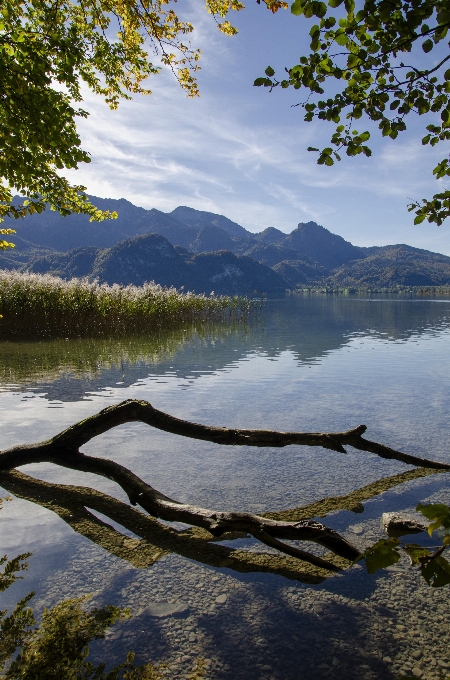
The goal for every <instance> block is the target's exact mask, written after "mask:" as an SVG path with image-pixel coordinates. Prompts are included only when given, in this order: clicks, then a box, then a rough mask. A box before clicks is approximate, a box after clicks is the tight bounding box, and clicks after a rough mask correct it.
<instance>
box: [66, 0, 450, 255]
mask: <svg viewBox="0 0 450 680" xmlns="http://www.w3.org/2000/svg"><path fill="white" fill-rule="evenodd" d="M177 9H178V11H179V12H180V14H182V15H183V18H188V19H189V20H191V21H192V23H193V24H194V26H195V29H196V30H195V31H194V33H193V34H192V44H193V45H194V46H195V47H200V48H201V49H202V53H203V54H202V59H201V67H202V69H201V71H200V72H199V85H200V91H201V97H200V98H196V99H194V100H192V99H188V98H186V96H185V94H184V93H183V92H182V90H181V89H180V88H179V86H178V84H177V82H176V80H175V79H174V77H173V75H172V74H171V73H170V72H169V71H167V70H165V71H163V72H162V73H161V74H160V75H158V76H154V77H152V78H150V80H149V86H150V87H151V89H152V91H153V94H152V95H150V96H148V97H135V98H134V99H133V101H131V102H125V101H124V102H122V103H121V105H120V107H119V110H118V111H110V110H109V108H108V107H107V106H106V104H105V103H104V102H103V101H102V100H101V99H99V98H96V97H94V96H93V95H92V94H91V93H89V92H86V95H85V102H84V103H83V107H84V108H86V109H87V110H88V111H89V112H90V114H91V115H90V116H89V118H88V119H87V120H86V121H84V120H81V121H80V123H79V130H80V133H81V136H82V140H83V146H84V148H85V149H86V150H87V151H89V152H90V153H91V154H92V163H90V164H89V165H84V166H80V169H79V170H78V171H76V172H74V173H68V176H69V177H70V178H71V179H72V180H73V181H76V182H77V183H82V184H85V185H86V186H87V188H88V191H89V193H90V194H94V195H97V196H102V197H105V198H106V197H110V198H122V197H123V198H126V199H128V200H130V201H131V202H133V203H135V204H136V205H140V206H142V207H144V208H158V209H159V210H163V211H166V212H168V211H171V210H173V209H174V208H175V207H176V206H178V205H188V206H191V207H193V208H197V209H199V210H209V211H211V212H217V213H220V214H223V215H226V216H227V217H229V218H231V219H233V220H235V221H236V222H238V223H239V224H242V225H243V226H244V227H246V228H247V229H249V230H250V231H254V232H255V231H261V230H263V229H265V228H266V227H269V226H273V227H277V228H278V229H281V230H282V231H285V232H290V231H292V229H294V228H295V227H296V226H297V224H298V223H299V222H305V221H309V220H314V221H316V222H318V223H319V224H322V225H323V226H325V227H326V228H327V229H330V230H331V231H332V232H334V233H337V234H340V235H341V236H343V237H344V238H346V239H347V240H350V241H351V242H352V243H354V244H356V245H385V244H388V243H408V244H410V245H414V246H416V247H419V248H426V249H429V250H434V251H436V252H442V253H445V254H448V255H450V220H449V221H448V224H447V223H444V224H443V225H442V226H441V227H437V226H436V225H429V224H428V223H425V224H422V225H419V226H414V225H413V215H412V214H411V213H408V212H407V209H406V205H407V203H408V202H409V199H420V198H423V197H431V196H432V194H433V193H435V192H436V191H437V190H438V189H439V184H438V182H436V180H434V179H433V177H432V169H433V168H434V166H435V165H436V162H437V161H438V160H440V159H441V158H444V157H445V155H446V148H445V146H444V145H441V146H439V145H438V147H435V148H434V149H431V148H430V147H422V145H421V142H420V140H421V138H422V136H423V134H424V133H423V129H424V126H425V125H426V124H427V123H428V122H430V121H426V120H425V119H419V118H417V117H412V120H411V122H410V129H409V130H408V132H407V133H403V135H401V136H400V137H399V138H398V139H397V140H396V141H392V140H386V139H382V138H381V137H380V136H379V135H378V134H376V131H375V132H374V134H373V136H372V140H371V148H372V151H373V156H372V158H370V159H366V158H363V157H358V158H347V157H344V158H343V160H342V162H341V163H337V164H336V165H335V166H333V167H332V168H326V167H324V166H318V165H317V164H316V156H315V154H312V153H308V152H307V150H306V149H307V147H308V146H311V145H312V146H319V147H320V146H324V145H327V143H328V140H329V136H330V134H331V133H332V131H333V130H334V125H333V124H331V125H330V124H328V123H322V122H321V123H305V122H304V121H303V114H302V109H301V108H300V107H295V106H293V105H295V104H296V103H298V102H299V101H301V100H302V98H303V96H304V95H303V94H302V93H301V91H300V92H299V91H295V90H293V89H288V90H281V89H280V90H276V91H274V92H273V93H271V94H270V93H269V92H268V90H267V89H265V88H255V87H253V81H254V79H255V78H256V77H258V76H260V75H263V72H264V69H265V67H266V66H267V65H268V64H270V65H271V66H273V68H275V69H276V70H277V72H281V71H282V69H283V68H284V67H285V66H290V65H293V64H294V63H297V61H298V58H299V56H300V55H301V54H303V53H308V46H309V39H308V30H309V27H308V26H307V22H305V20H304V19H303V18H300V17H294V16H293V15H292V14H290V12H289V11H280V12H278V13H277V14H276V15H272V14H271V12H269V11H268V10H267V9H266V8H265V5H264V4H261V5H257V4H256V3H255V2H254V0H252V2H251V3H249V4H248V7H247V8H246V9H245V10H244V11H242V12H240V13H238V14H236V13H234V12H233V13H232V16H231V19H230V20H231V21H232V23H234V24H235V25H236V26H237V27H238V28H239V33H238V35H237V36H234V37H228V36H224V35H222V34H221V33H220V32H219V30H218V29H217V27H216V26H215V23H214V20H213V18H212V17H211V16H210V15H208V14H207V13H206V11H205V10H204V9H203V3H196V2H194V1H193V0H183V4H182V3H181V2H179V3H178V5H177ZM358 129H360V130H364V129H370V128H369V126H368V124H367V123H365V122H360V125H359V126H358Z"/></svg>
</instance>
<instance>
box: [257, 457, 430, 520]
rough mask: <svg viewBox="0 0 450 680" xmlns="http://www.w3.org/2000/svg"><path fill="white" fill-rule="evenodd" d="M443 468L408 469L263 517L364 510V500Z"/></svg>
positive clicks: (298, 518) (281, 517)
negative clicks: (350, 489)
mask: <svg viewBox="0 0 450 680" xmlns="http://www.w3.org/2000/svg"><path fill="white" fill-rule="evenodd" d="M442 472H443V470H430V469H429V468H425V469H424V468H416V469H415V470H408V471H407V472H402V473H401V474H399V475H393V476H392V477H385V478H384V479H379V480H378V481H377V482H373V483H372V484H367V486H363V487H361V488H360V489H356V491H352V492H351V493H349V494H346V495H345V496H334V497H333V496H330V497H329V498H322V500H320V501H315V502H314V503H309V504H308V505H303V506H302V507H300V508H293V509H291V510H279V511H277V512H264V513H262V516H263V517H268V518H269V519H278V520H284V521H285V522H298V520H300V519H306V518H310V517H326V515H328V514H329V513H330V512H336V511H337V510H351V511H352V512H363V511H364V507H363V505H362V501H365V500H368V499H369V498H373V497H374V496H378V494H380V493H384V492H385V491H388V490H389V489H392V488H393V487H395V486H398V485H399V484H404V483H405V482H409V481H412V480H413V479H419V478H420V477H428V476H429V475H436V474H440V473H442Z"/></svg>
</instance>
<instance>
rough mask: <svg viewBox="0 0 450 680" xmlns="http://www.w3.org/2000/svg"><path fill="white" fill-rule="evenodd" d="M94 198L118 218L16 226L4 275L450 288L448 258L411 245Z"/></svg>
mask: <svg viewBox="0 0 450 680" xmlns="http://www.w3.org/2000/svg"><path fill="white" fill-rule="evenodd" d="M91 200H92V201H93V202H94V203H95V204H96V205H98V206H99V207H100V208H102V209H104V210H105V209H109V210H117V211H118V212H119V217H118V219H117V220H111V221H106V222H102V223H89V222H88V220H87V218H86V216H80V215H71V216H69V217H66V218H63V217H61V216H60V215H59V214H57V213H54V212H51V211H45V212H44V213H42V214H41V215H33V216H30V217H27V218H25V219H24V220H22V221H21V222H20V223H19V224H18V223H17V221H15V222H14V227H17V226H18V234H17V237H16V238H15V241H16V243H17V248H16V249H15V250H14V251H8V252H7V253H3V254H0V267H3V268H5V269H21V270H22V271H35V272H38V271H39V272H41V273H45V272H49V273H52V274H55V275H58V276H61V277H62V278H71V277H73V276H87V277H89V278H91V279H93V278H97V279H98V280H100V281H105V282H108V283H111V282H117V283H120V284H121V285H126V284H127V283H135V285H141V283H143V282H144V281H149V280H155V281H156V283H161V285H167V286H171V285H173V286H175V287H182V286H184V287H185V288H186V289H190V290H194V291H195V292H205V293H207V294H209V293H210V292H211V291H212V290H213V289H214V282H215V281H216V282H218V283H217V286H216V288H217V290H216V291H215V292H217V293H220V294H227V295H230V294H233V295H234V294H252V293H253V292H254V291H256V290H258V292H259V293H261V292H270V293H277V294H278V293H279V292H280V291H281V290H283V289H295V288H296V287H305V286H333V287H368V286H373V287H380V286H381V287H393V286H396V285H406V286H411V285H424V286H425V285H426V286H432V285H450V257H448V256H446V255H443V254H440V253H432V252H430V251H427V250H422V249H419V248H414V247H412V246H408V245H406V244H395V245H387V246H371V247H360V246H355V245H353V244H352V243H350V242H349V241H346V240H345V239H343V238H342V237H341V236H339V235H337V234H333V233H332V232H330V231H329V230H328V229H326V228H325V227H323V226H320V225H318V224H317V223H316V222H312V221H310V222H301V223H299V224H298V226H297V227H296V228H295V229H293V230H292V231H291V232H290V233H284V232H282V231H280V230H279V229H275V228H274V227H267V228H266V229H264V230H263V231H261V232H259V233H251V232H249V231H248V230H246V229H245V228H244V227H242V226H241V225H239V224H238V223H236V222H233V221H232V220H230V219H228V218H227V217H225V216H224V215H218V214H216V213H210V212H206V211H200V210H195V209H194V208H189V207H187V206H178V207H177V208H175V209H174V210H172V212H170V213H164V212H162V211H160V210H157V209H155V208H153V209H151V210H146V209H144V208H140V207H138V206H135V205H134V204H132V203H131V202H130V201H127V200H126V199H100V198H96V197H91ZM5 226H10V225H9V224H5ZM11 226H12V225H11ZM150 235H153V236H156V235H158V236H159V237H160V239H163V240H160V239H159V240H158V239H155V238H153V239H151V238H147V237H149V236H150ZM144 237H146V238H144ZM140 248H141V250H140ZM158 252H159V256H158ZM225 253H228V254H227V255H225ZM169 254H170V256H169ZM206 254H207V255H208V256H207V257H206ZM158 257H159V260H160V261H159V264H158ZM119 278H120V281H119V280H115V279H119ZM138 282H141V283H138Z"/></svg>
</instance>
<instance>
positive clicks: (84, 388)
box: [0, 296, 450, 680]
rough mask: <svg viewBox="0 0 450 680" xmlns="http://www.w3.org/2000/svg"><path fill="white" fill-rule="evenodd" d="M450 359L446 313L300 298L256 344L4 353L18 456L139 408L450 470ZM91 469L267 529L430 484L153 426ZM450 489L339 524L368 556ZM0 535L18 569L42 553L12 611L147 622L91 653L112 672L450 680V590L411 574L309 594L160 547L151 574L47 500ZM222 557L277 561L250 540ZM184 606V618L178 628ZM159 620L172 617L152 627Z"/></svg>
mask: <svg viewBox="0 0 450 680" xmlns="http://www.w3.org/2000/svg"><path fill="white" fill-rule="evenodd" d="M449 340H450V301H448V300H422V299H408V298H389V297H385V298H381V299H378V300H368V299H367V298H362V297H350V296H349V297H334V296H323V297H297V296H290V297H288V298H286V299H284V300H269V301H267V302H266V305H265V308H264V310H263V312H262V313H261V315H260V317H259V318H256V319H253V320H251V321H250V322H249V323H248V324H246V325H242V326H240V327H233V328H227V327H219V328H209V329H208V330H207V331H206V332H201V333H200V332H196V331H195V329H191V328H186V329H185V330H184V331H182V332H179V333H176V334H172V335H170V334H169V335H167V336H165V337H164V338H161V339H159V340H158V341H156V340H149V339H148V338H133V339H126V340H120V339H111V340H69V341H65V340H64V339H62V340H59V341H57V340H54V341H48V342H41V343H19V342H17V343H11V342H3V343H0V344H1V352H0V376H1V378H2V388H1V392H0V409H1V418H0V424H1V429H0V447H1V448H6V447H8V446H12V445H14V444H19V443H25V442H32V441H38V440H42V439H46V438H48V437H50V436H52V435H54V434H56V433H57V432H59V431H60V430H62V429H63V428H64V427H67V426H68V425H70V424H71V423H74V422H76V421H78V420H81V419H82V418H85V417H87V416H88V415H91V414H93V413H96V412H97V411H99V410H100V409H101V408H104V407H105V406H106V405H110V404H112V403H118V402H120V401H122V400H124V399H128V398H139V399H146V400H148V401H150V402H151V403H152V404H153V405H154V406H155V407H156V408H158V409H161V410H163V411H166V412H168V413H171V414H173V415H175V416H177V417H180V418H185V419H188V420H193V421H197V422H201V423H204V424H213V425H219V426H228V427H243V428H266V429H277V430H304V431H339V430H347V429H349V428H351V427H355V426H356V425H359V424H361V423H365V424H366V425H367V426H368V431H367V437H368V438H369V439H372V440H375V441H378V442H380V443H384V444H387V445H389V446H391V447H393V448H398V449H400V450H403V451H407V452H408V453H413V454H416V455H419V456H423V457H428V458H432V459H435V460H443V461H450V453H449V451H448V447H447V440H448V424H447V422H448V412H449V406H450V390H449V387H450V372H449V364H450V358H449V351H448V350H449ZM83 451H85V452H86V453H90V454H92V455H97V456H103V457H107V458H110V459H113V460H115V461H117V462H120V463H122V464H124V465H126V466H127V467H129V468H130V469H131V470H132V471H134V472H135V473H137V474H139V475H140V476H141V477H142V478H143V479H145V480H146V481H147V482H149V483H150V484H151V485H152V486H154V487H155V488H157V489H158V490H159V491H161V492H162V493H164V494H167V495H169V496H171V497H172V498H175V499H177V500H180V501H183V502H189V503H193V504H197V505H201V506H203V507H210V508H214V509H218V510H249V511H252V512H257V513H262V512H267V511H276V510H284V509H288V508H296V507H298V506H303V505H306V504H308V503H312V502H314V501H317V500H320V499H322V498H324V497H327V496H338V495H344V494H349V493H351V492H352V491H354V490H356V489H358V488H360V487H363V486H365V485H368V484H371V483H372V482H375V481H376V480H379V479H381V478H387V477H390V476H393V475H396V474H398V473H402V472H405V471H407V470H411V469H412V468H411V467H409V466H406V465H404V464H402V463H399V462H396V461H387V460H381V459H379V458H377V457H376V456H374V455H372V454H368V453H364V452H360V451H355V450H353V449H351V448H349V449H348V453H347V454H346V455H344V454H339V453H335V452H331V451H324V450H322V449H319V448H307V447H300V446H289V447H286V448H285V449H271V448H261V449H256V448H251V447H243V446H240V447H222V446H219V445H216V444H211V443H208V442H200V441H195V440H191V439H184V438H181V437H177V436H175V435H171V434H167V433H163V432H160V431H158V430H154V429H152V428H149V427H147V426H145V425H143V424H137V423H129V424H126V425H122V426H120V427H118V428H116V429H114V430H111V431H109V432H108V433H107V434H104V435H102V436H101V437H98V438H96V439H95V440H92V441H91V442H90V443H89V444H88V445H86V446H85V447H83ZM21 471H22V472H25V473H26V474H28V475H33V476H34V477H37V478H39V479H42V480H46V481H48V482H54V483H59V484H68V483H70V484H77V485H82V486H90V487H94V488H96V489H98V490H99V491H103V492H104V493H107V494H109V495H111V496H113V497H114V498H117V499H119V500H121V501H125V502H126V501H127V499H126V497H125V494H124V493H123V492H122V491H121V490H120V489H118V488H117V487H116V485H115V484H114V483H113V482H110V481H109V480H106V479H100V478H97V477H95V476H93V475H87V474H82V473H77V472H73V471H70V470H67V469H61V468H58V467H57V466H54V465H51V464H40V465H30V466H26V467H23V468H21ZM5 486H6V485H5ZM447 488H448V475H447V474H438V475H431V476H427V477H424V478H417V479H412V480H410V481H408V482H406V483H403V484H401V485H399V486H394V487H393V488H392V489H390V490H388V491H386V492H385V493H383V494H381V495H377V496H375V497H374V498H372V499H367V500H366V501H364V503H363V505H364V512H363V513H359V514H355V513H354V512H351V511H349V510H341V511H338V512H334V513H332V514H330V515H328V516H327V518H326V519H325V520H323V521H324V522H325V523H326V524H328V525H329V526H332V527H334V528H336V529H337V530H338V531H339V532H340V533H342V534H344V535H345V536H346V537H347V538H348V540H351V541H352V542H353V543H354V544H355V545H357V546H358V547H363V546H365V545H368V544H369V543H370V542H373V541H374V540H376V539H377V538H379V537H381V536H382V534H381V530H380V526H379V520H380V517H381V514H382V512H385V511H388V510H401V509H412V508H414V507H415V506H416V505H417V503H418V502H419V501H429V500H430V499H433V500H441V501H443V502H450V494H449V492H448V490H447ZM1 495H4V494H1ZM1 515H2V516H1V525H0V540H1V546H2V551H1V552H2V553H5V552H7V553H8V554H10V555H13V554H17V553H18V552H19V551H20V552H24V551H25V550H29V551H31V552H32V553H33V557H32V558H31V559H30V569H29V573H28V574H27V576H26V578H25V579H24V581H21V582H18V583H16V584H15V585H14V586H13V587H12V588H10V589H9V590H8V591H7V592H6V593H5V594H4V596H3V601H4V602H5V606H11V604H12V603H13V602H15V601H17V598H18V597H19V596H20V595H22V594H23V593H25V592H28V591H29V590H31V589H33V590H35V591H36V597H35V606H36V608H37V609H39V608H40V607H42V606H44V605H52V604H53V603H54V602H56V601H57V600H59V599H61V597H63V596H69V595H71V596H73V595H77V594H81V593H85V592H91V593H93V597H94V602H95V603H96V604H106V603H112V604H117V605H123V606H129V607H130V610H131V614H132V616H131V618H130V620H129V621H127V622H126V623H125V624H121V625H117V626H116V627H114V628H113V629H112V632H111V637H112V638H113V641H111V640H106V641H104V642H101V643H100V642H99V643H96V644H95V645H93V646H92V650H93V655H94V657H95V658H97V657H102V658H109V659H110V660H111V662H112V661H114V660H119V659H121V658H123V656H124V654H125V652H126V650H128V649H134V650H136V651H137V653H138V657H139V659H140V660H141V661H143V660H146V659H148V658H150V659H151V660H153V661H155V662H160V661H165V662H167V664H168V667H167V673H168V675H170V677H171V678H183V677H188V675H189V672H190V670H191V669H192V666H193V663H194V661H195V659H196V658H198V657H203V658H204V659H206V664H207V669H208V670H207V675H206V677H207V678H211V679H213V678H214V679H215V678H220V677H223V678H230V679H231V678H236V677H239V678H240V677H242V678H250V679H253V678H255V679H259V678H264V679H269V678H276V679H277V680H278V679H279V680H283V679H286V680H291V679H297V678H313V679H315V678H317V679H320V678H329V677H336V678H337V677H348V678H352V679H353V678H355V680H356V679H357V678H358V679H359V678H380V679H383V678H391V677H392V678H394V677H396V676H397V675H398V674H400V673H402V674H411V673H412V672H413V671H414V675H416V676H417V677H423V678H434V677H436V678H437V677H439V675H438V672H439V671H438V669H439V667H441V668H442V669H443V670H444V671H445V669H446V667H447V666H448V667H449V668H450V662H449V656H448V651H447V649H448V645H447V644H445V642H446V638H445V632H446V630H448V623H449V622H450V614H449V613H448V606H447V603H446V595H447V593H446V589H445V588H444V589H441V590H434V589H432V588H430V587H429V586H427V585H426V584H425V583H424V582H422V581H421V579H420V578H419V575H418V574H417V573H416V572H414V571H413V570H411V569H409V568H408V566H407V564H406V563H403V562H402V563H400V564H399V566H398V568H396V569H394V570H390V571H386V570H385V571H382V572H379V573H378V574H376V575H374V576H368V575H367V574H366V573H365V571H364V569H363V568H362V567H361V566H359V565H358V566H355V567H353V568H351V569H348V570H347V571H345V572H343V573H341V574H338V575H333V576H331V577H329V578H327V579H326V580H323V581H322V582H321V583H315V584H312V583H310V582H309V583H308V582H302V580H303V581H305V580H306V581H308V579H305V578H302V568H301V565H299V568H298V571H297V572H296V571H295V570H292V569H291V570H287V571H286V569H285V570H284V571H283V570H282V569H278V570H277V568H276V566H273V568H272V571H267V570H262V571H261V570H260V569H259V567H258V566H257V565H258V561H257V560H256V559H255V560H254V561H253V562H252V563H251V564H252V565H253V566H250V567H249V566H248V565H247V567H246V569H245V570H244V571H240V572H239V571H236V570H235V569H233V568H231V567H230V562H229V561H227V559H224V558H223V556H222V557H220V550H219V552H218V555H219V557H217V558H216V557H214V556H213V557H211V556H209V557H208V559H207V558H206V557H205V555H202V556H198V558H196V557H195V551H193V550H190V551H189V550H186V549H184V548H181V547H180V548H179V549H178V552H177V549H176V548H175V549H174V550H172V551H171V552H166V551H165V549H164V545H165V544H164V545H163V543H161V545H160V546H159V548H158V550H159V552H158V550H156V552H155V549H153V548H151V547H150V548H148V550H147V553H146V555H147V557H146V559H147V562H148V566H146V567H145V568H137V566H136V564H137V562H138V561H137V560H136V559H134V558H132V557H130V556H129V555H130V554H131V553H130V552H129V553H127V550H129V551H131V552H133V550H134V551H135V552H136V550H137V543H133V536H134V534H133V532H131V531H130V530H127V529H124V528H123V523H122V525H120V524H118V523H116V524H115V523H114V522H112V521H111V519H108V518H105V517H103V520H104V521H105V522H107V524H109V525H110V526H113V527H114V528H115V529H116V530H117V532H120V534H119V533H117V532H116V533H114V532H113V530H112V529H111V532H110V534H108V535H109V538H108V540H106V539H105V540H104V541H103V543H102V542H101V540H99V542H98V543H95V542H94V541H93V540H90V539H89V538H88V537H87V535H83V533H76V532H75V531H74V530H73V529H72V528H71V526H70V521H64V520H63V519H62V518H61V517H59V516H58V515H57V514H56V513H55V512H52V511H51V510H50V509H48V508H47V507H43V506H42V505H40V504H39V502H38V499H37V498H35V501H34V502H31V501H30V500H23V499H20V498H18V497H15V498H14V499H13V502H11V503H6V504H5V506H4V509H3V510H2V513H1ZM96 516H97V517H99V518H101V515H100V514H99V513H98V511H97V512H96ZM176 528H177V529H182V527H181V526H177V527H176ZM103 531H104V532H107V530H106V529H103ZM124 537H125V538H124ZM127 537H128V538H127ZM91 538H92V536H91ZM130 539H131V542H130ZM135 540H136V539H135ZM108 541H109V543H108ZM126 541H128V543H126ZM114 542H115V543H114ZM124 542H125V543H124ZM119 543H120V546H119ZM113 544H114V545H115V548H114V546H113ZM216 545H219V546H220V545H222V546H224V547H229V548H234V549H238V550H240V551H244V550H247V551H250V552H252V553H261V554H263V555H264V554H270V553H271V552H273V551H271V549H269V548H267V547H265V546H261V547H260V546H259V545H258V544H257V542H256V541H254V540H250V539H238V540H234V541H224V542H219V544H216ZM102 546H103V547H102ZM124 546H125V548H126V550H124ZM127 546H128V547H127ZM161 546H162V547H161ZM144 547H145V546H144ZM141 548H142V545H140V548H139V549H141ZM142 549H143V548H142ZM146 549H147V548H146ZM152 550H153V553H152V556H150V557H149V556H148V555H149V554H150V553H149V552H148V551H150V552H151V551H152ZM136 554H137V553H136ZM127 555H128V558H127ZM155 555H156V557H155ZM155 559H156V561H154V560H155ZM274 559H275V558H274ZM151 562H153V563H151ZM274 564H275V562H273V565H274ZM216 565H219V566H216ZM280 571H281V573H280ZM173 603H178V604H180V603H181V604H182V605H183V606H182V607H180V608H179V609H181V610H183V611H179V612H178V613H177V612H173V611H172V610H173V609H174V607H172V608H171V607H170V606H169V605H171V604H173ZM156 605H158V606H159V609H158V607H157V606H156ZM162 605H165V606H162ZM146 606H150V610H148V611H150V612H151V611H153V613H155V612H156V613H159V615H158V616H155V615H141V616H138V615H137V614H138V613H139V611H140V610H141V609H142V608H144V607H146ZM151 607H153V610H151ZM155 607H156V609H155ZM161 613H162V614H163V615H161ZM436 620H437V621H440V622H441V627H440V628H437V627H436Z"/></svg>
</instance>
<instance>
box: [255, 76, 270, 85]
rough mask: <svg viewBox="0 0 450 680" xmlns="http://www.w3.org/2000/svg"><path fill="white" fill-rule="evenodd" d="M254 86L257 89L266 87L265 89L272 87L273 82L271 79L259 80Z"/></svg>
mask: <svg viewBox="0 0 450 680" xmlns="http://www.w3.org/2000/svg"><path fill="white" fill-rule="evenodd" d="M253 85H254V86H256V87H261V85H264V87H270V85H272V81H271V80H269V78H257V79H256V80H255V82H254V83H253Z"/></svg>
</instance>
